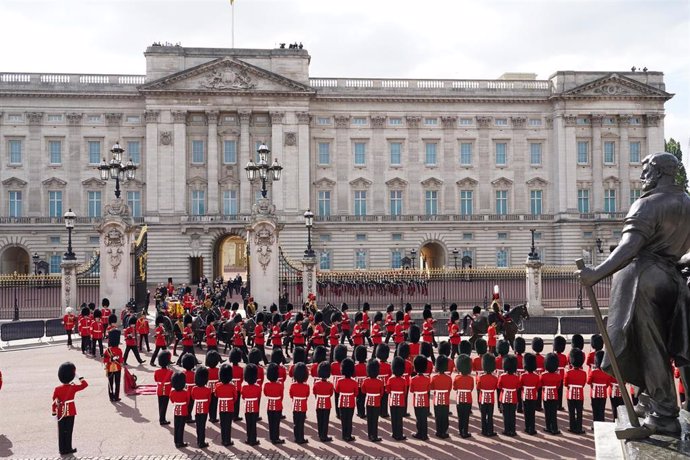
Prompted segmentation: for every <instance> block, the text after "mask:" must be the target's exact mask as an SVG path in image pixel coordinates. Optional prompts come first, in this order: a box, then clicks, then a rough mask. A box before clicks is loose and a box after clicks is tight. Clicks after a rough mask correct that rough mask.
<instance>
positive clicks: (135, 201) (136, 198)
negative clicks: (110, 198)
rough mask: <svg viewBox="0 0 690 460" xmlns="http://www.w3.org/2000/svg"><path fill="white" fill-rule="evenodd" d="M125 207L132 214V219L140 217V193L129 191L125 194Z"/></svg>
mask: <svg viewBox="0 0 690 460" xmlns="http://www.w3.org/2000/svg"><path fill="white" fill-rule="evenodd" d="M127 206H129V211H130V212H131V213H132V217H141V216H142V213H141V192H140V191H139V190H129V191H128V192H127Z"/></svg>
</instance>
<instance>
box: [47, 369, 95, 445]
mask: <svg viewBox="0 0 690 460" xmlns="http://www.w3.org/2000/svg"><path fill="white" fill-rule="evenodd" d="M76 375H77V368H76V367H75V365H74V364H72V363H70V362H66V363H63V364H61V365H60V367H59V368H58V379H59V380H60V382H61V383H62V385H59V386H57V387H55V390H53V408H52V410H53V416H54V417H57V423H58V448H59V450H60V455H68V454H73V453H75V452H76V451H77V449H75V448H73V447H72V431H73V430H74V417H75V416H76V415H77V406H76V405H75V404H74V395H75V394H76V393H77V392H78V391H81V390H83V389H84V388H86V387H88V386H89V384H88V382H87V381H86V380H84V377H79V378H78V380H79V384H76V385H75V384H74V383H72V381H73V380H74V379H75V377H76Z"/></svg>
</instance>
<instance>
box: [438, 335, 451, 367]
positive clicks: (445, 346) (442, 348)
mask: <svg viewBox="0 0 690 460" xmlns="http://www.w3.org/2000/svg"><path fill="white" fill-rule="evenodd" d="M450 350H451V348H450V342H448V341H447V340H441V341H440V342H439V343H438V354H439V355H443V356H445V357H447V358H448V361H447V363H448V368H447V369H446V372H447V373H448V375H453V372H455V362H453V360H452V359H450Z"/></svg>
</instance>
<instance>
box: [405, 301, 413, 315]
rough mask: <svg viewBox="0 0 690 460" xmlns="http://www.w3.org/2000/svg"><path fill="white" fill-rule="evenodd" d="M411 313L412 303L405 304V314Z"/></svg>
mask: <svg viewBox="0 0 690 460" xmlns="http://www.w3.org/2000/svg"><path fill="white" fill-rule="evenodd" d="M410 311H412V304H411V303H410V302H407V303H406V304H405V313H408V312H410Z"/></svg>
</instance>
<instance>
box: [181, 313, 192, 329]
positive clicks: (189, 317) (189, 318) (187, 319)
mask: <svg viewBox="0 0 690 460" xmlns="http://www.w3.org/2000/svg"><path fill="white" fill-rule="evenodd" d="M193 322H194V318H192V315H190V314H189V313H187V314H186V315H184V320H183V324H184V325H185V326H188V325H190V324H192V323H193Z"/></svg>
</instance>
